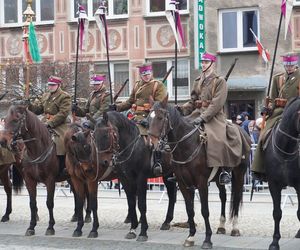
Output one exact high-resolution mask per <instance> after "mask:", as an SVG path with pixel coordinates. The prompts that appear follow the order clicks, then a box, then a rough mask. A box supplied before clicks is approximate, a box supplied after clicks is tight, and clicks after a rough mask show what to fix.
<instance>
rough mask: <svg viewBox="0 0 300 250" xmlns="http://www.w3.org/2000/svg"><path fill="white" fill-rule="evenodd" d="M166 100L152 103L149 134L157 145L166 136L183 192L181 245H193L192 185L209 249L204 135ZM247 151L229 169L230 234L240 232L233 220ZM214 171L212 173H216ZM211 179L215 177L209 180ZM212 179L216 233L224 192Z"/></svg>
mask: <svg viewBox="0 0 300 250" xmlns="http://www.w3.org/2000/svg"><path fill="white" fill-rule="evenodd" d="M167 102H168V98H165V100H163V101H162V102H160V103H155V104H153V107H152V111H151V113H150V115H149V122H150V124H149V125H150V127H149V135H150V137H151V140H152V142H153V143H154V145H156V146H157V145H160V144H161V143H163V142H164V141H165V140H166V141H167V142H168V144H169V145H170V147H171V149H172V160H171V162H172V164H171V168H172V171H174V173H175V175H176V177H177V180H178V185H179V188H180V191H181V192H182V194H183V196H184V200H185V204H186V210H187V215H188V222H189V227H190V231H189V236H188V238H187V239H186V240H185V243H184V246H192V245H194V235H195V233H196V228H195V222H194V214H195V213H194V206H193V201H194V195H193V193H194V190H195V189H198V191H199V195H200V201H201V213H202V216H203V218H204V221H205V228H206V236H205V240H204V242H203V244H202V248H204V249H210V248H212V242H211V235H212V230H211V227H210V222H209V208H208V180H209V177H210V175H211V172H212V169H211V168H209V167H207V163H206V149H205V140H206V137H205V134H204V133H203V130H201V128H200V127H194V126H193V125H192V124H191V123H188V122H187V121H186V120H185V118H184V117H182V116H181V115H180V113H179V112H178V111H177V109H175V108H174V107H173V106H171V105H168V103H167ZM249 143H250V139H249ZM248 154H249V153H248ZM248 154H247V155H246V159H245V160H243V161H242V163H241V164H240V165H239V166H237V167H235V168H233V170H232V187H231V208H230V218H231V219H233V229H232V232H231V235H232V236H239V235H240V233H239V230H238V228H237V220H238V213H239V207H240V205H241V203H242V194H243V183H244V174H245V171H246V169H247V162H248V161H247V159H248ZM165 166H168V165H165ZM165 170H167V169H164V171H165ZM219 171H220V170H219ZM218 173H219V172H217V174H216V175H215V176H219V175H218ZM215 179H216V177H215V178H214V179H213V180H215ZM216 183H217V186H218V187H219V189H220V198H221V201H222V211H221V218H220V226H219V229H218V233H225V228H224V224H225V202H226V192H225V188H224V186H220V185H219V183H218V180H216ZM224 195H225V197H224Z"/></svg>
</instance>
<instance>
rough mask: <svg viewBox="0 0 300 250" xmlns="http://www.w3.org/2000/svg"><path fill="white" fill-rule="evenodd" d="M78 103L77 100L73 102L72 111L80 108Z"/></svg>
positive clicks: (74, 111)
mask: <svg viewBox="0 0 300 250" xmlns="http://www.w3.org/2000/svg"><path fill="white" fill-rule="evenodd" d="M77 105H78V104H77V103H76V102H75V103H72V113H76V111H77V109H78V106H77Z"/></svg>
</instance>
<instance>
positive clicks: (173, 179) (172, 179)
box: [167, 175, 177, 183]
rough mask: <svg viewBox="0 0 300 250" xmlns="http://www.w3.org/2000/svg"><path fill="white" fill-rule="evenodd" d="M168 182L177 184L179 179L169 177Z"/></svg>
mask: <svg viewBox="0 0 300 250" xmlns="http://www.w3.org/2000/svg"><path fill="white" fill-rule="evenodd" d="M167 181H169V182H174V183H176V182H177V178H176V176H175V175H173V176H171V177H169V178H168V179H167Z"/></svg>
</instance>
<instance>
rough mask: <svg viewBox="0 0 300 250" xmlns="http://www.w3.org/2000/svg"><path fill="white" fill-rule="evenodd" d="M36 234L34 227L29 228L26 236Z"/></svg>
mask: <svg viewBox="0 0 300 250" xmlns="http://www.w3.org/2000/svg"><path fill="white" fill-rule="evenodd" d="M32 235H35V231H34V229H27V231H26V233H25V236H32Z"/></svg>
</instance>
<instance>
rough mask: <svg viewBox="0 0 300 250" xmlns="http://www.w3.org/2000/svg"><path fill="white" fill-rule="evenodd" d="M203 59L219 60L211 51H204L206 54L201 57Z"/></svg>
mask: <svg viewBox="0 0 300 250" xmlns="http://www.w3.org/2000/svg"><path fill="white" fill-rule="evenodd" d="M201 61H211V62H215V61H217V57H216V56H215V55H213V54H211V53H208V52H204V54H203V55H202V57H201Z"/></svg>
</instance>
